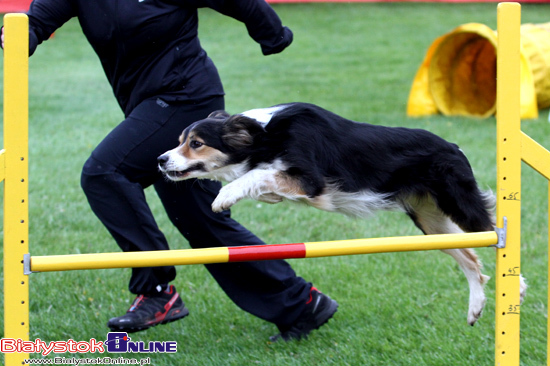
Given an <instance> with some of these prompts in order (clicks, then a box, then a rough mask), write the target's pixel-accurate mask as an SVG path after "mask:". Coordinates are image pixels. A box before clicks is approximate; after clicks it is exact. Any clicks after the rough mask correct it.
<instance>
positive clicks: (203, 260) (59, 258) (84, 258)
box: [27, 231, 499, 272]
mask: <svg viewBox="0 0 550 366" xmlns="http://www.w3.org/2000/svg"><path fill="white" fill-rule="evenodd" d="M498 240H499V238H498V235H497V233H496V232H494V231H488V232H481V233H467V234H442V235H416V236H402V237H393V238H391V237H390V238H372V239H354V240H339V241H327V242H310V243H294V244H271V245H254V246H242V247H222V248H208V249H181V250H163V251H152V252H127V253H92V254H75V255H54V256H52V255H50V256H33V257H30V258H27V260H29V261H30V263H28V265H27V268H29V269H30V270H31V271H32V272H51V271H71V270H81V269H105V268H126V267H155V266H166V265H187V264H207V263H226V262H242V261H253V260H270V259H289V258H315V257H327V256H338V255H354V254H372V253H388V252H405V251H418V250H435V249H454V248H478V247H488V246H492V245H497V244H498Z"/></svg>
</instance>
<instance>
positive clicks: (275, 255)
mask: <svg viewBox="0 0 550 366" xmlns="http://www.w3.org/2000/svg"><path fill="white" fill-rule="evenodd" d="M228 249H229V260H228V262H244V261H263V260H270V259H289V258H305V257H306V245H305V244H304V243H295V244H271V245H252V246H244V247H229V248H228Z"/></svg>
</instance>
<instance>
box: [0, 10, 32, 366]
mask: <svg viewBox="0 0 550 366" xmlns="http://www.w3.org/2000/svg"><path fill="white" fill-rule="evenodd" d="M4 36H5V45H4V147H5V152H4V338H13V339H21V340H24V341H28V340H29V283H28V277H29V276H28V275H25V274H24V269H23V267H24V263H23V257H24V255H25V254H27V253H28V252H29V246H28V221H29V220H28V217H29V215H28V158H27V157H28V75H29V69H28V57H29V30H28V18H27V16H26V15H24V14H7V15H6V16H5V17H4ZM26 358H29V354H28V353H16V352H14V353H6V354H4V360H5V365H6V366H15V365H21V364H23V362H24V359H26Z"/></svg>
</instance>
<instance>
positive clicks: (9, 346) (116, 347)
mask: <svg viewBox="0 0 550 366" xmlns="http://www.w3.org/2000/svg"><path fill="white" fill-rule="evenodd" d="M177 350H178V345H177V342H176V341H169V342H158V341H150V342H143V341H138V342H133V341H132V340H131V338H130V337H128V334H127V333H124V332H109V333H108V334H107V340H105V341H97V340H96V339H95V338H91V339H90V340H89V341H75V340H73V339H69V340H68V341H52V342H44V341H42V340H41V339H40V338H38V339H36V340H34V341H23V340H21V339H14V338H2V339H0V352H2V353H40V354H42V356H47V355H49V354H51V353H97V352H99V353H105V352H110V353H175V352H177Z"/></svg>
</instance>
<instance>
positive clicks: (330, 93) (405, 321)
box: [0, 3, 550, 366]
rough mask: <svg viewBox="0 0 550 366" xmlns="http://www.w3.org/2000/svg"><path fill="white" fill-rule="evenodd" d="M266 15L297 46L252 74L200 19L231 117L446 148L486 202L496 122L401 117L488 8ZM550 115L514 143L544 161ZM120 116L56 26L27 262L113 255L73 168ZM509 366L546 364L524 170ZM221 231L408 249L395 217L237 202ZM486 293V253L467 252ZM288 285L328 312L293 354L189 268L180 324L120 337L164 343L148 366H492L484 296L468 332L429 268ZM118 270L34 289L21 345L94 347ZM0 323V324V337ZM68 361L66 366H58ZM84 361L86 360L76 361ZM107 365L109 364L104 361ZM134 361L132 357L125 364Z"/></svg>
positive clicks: (417, 257)
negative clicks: (430, 61) (515, 352)
mask: <svg viewBox="0 0 550 366" xmlns="http://www.w3.org/2000/svg"><path fill="white" fill-rule="evenodd" d="M275 8H276V10H277V12H278V13H279V15H280V16H281V18H282V19H283V21H284V23H285V24H286V25H288V26H289V27H290V28H291V29H292V30H293V31H294V33H295V41H294V44H293V45H292V46H291V47H290V48H289V49H287V50H286V51H285V52H283V53H282V54H280V55H275V56H270V57H263V56H262V55H261V53H260V49H259V46H258V45H257V44H255V43H254V42H253V41H252V40H251V39H250V38H249V37H248V36H247V33H246V29H245V27H244V26H243V25H242V24H240V23H238V22H236V21H234V20H232V19H230V18H226V17H223V16H221V15H219V14H216V13H214V12H212V11H209V10H204V11H201V29H200V34H201V41H202V44H203V46H204V47H205V49H206V50H207V52H208V53H209V54H210V56H211V57H212V58H213V59H214V61H215V62H216V64H217V66H218V68H219V70H220V73H221V75H222V79H223V80H224V85H225V89H226V92H227V98H226V104H227V109H228V111H229V112H233V113H236V112H240V111H243V110H246V109H251V108H258V107H262V106H270V105H273V104H276V103H282V102H288V101H306V102H313V103H316V104H319V105H322V106H323V107H325V108H328V109H330V110H332V111H334V112H336V113H339V114H341V115H344V116H346V117H348V118H350V119H354V120H360V121H366V122H370V123H374V124H385V125H391V126H398V125H401V126H408V127H418V128H425V129H428V130H430V131H432V132H435V133H437V134H439V135H441V136H443V137H444V138H447V139H449V140H452V141H454V142H456V143H458V144H459V145H460V146H461V148H462V149H463V150H464V151H465V152H466V154H467V155H468V156H469V158H470V160H471V163H472V166H473V167H474V170H475V172H476V176H477V178H478V180H479V182H480V184H481V185H482V186H483V187H489V188H492V189H493V190H494V189H495V185H496V183H495V175H496V167H495V159H496V158H495V120H494V118H489V119H486V120H476V119H467V118H447V117H443V116H432V117H426V118H418V119H410V118H407V117H406V115H405V106H406V101H407V97H408V92H409V88H410V85H411V82H412V79H413V77H414V74H415V72H416V69H417V67H418V66H419V64H420V62H421V61H422V59H423V56H424V52H425V51H426V49H427V47H428V46H429V45H430V44H431V42H432V41H433V40H434V39H435V38H436V37H438V36H440V35H442V34H443V33H445V32H447V31H449V30H451V29H452V28H454V27H456V26H458V25H460V24H463V23H468V22H481V23H485V24H487V25H488V26H490V27H491V28H492V29H496V4H494V3H493V4H460V5H459V4H427V3H423V4H422V3H420V4H410V3H398V4H307V5H306V4H302V5H299V4H292V5H277V6H275ZM548 10H549V6H548V5H524V6H523V14H522V19H523V22H533V23H542V22H547V21H548V17H547V15H548ZM547 118H548V110H545V111H542V112H541V115H540V117H539V119H537V120H531V121H526V122H524V123H523V130H524V131H525V132H526V133H528V134H529V135H531V136H532V137H534V138H535V139H537V140H538V141H539V142H540V143H542V144H543V145H545V146H550V124H549V123H548V122H547ZM121 119H122V113H121V112H120V111H119V109H118V106H117V105H116V102H115V100H114V98H113V96H112V92H111V90H110V88H109V86H108V84H107V82H106V80H105V77H104V75H103V71H102V70H101V69H100V66H99V62H98V60H97V57H96V56H95V54H94V53H93V51H92V49H91V47H90V46H89V45H88V44H87V43H86V41H85V40H84V38H83V36H82V34H81V31H80V28H79V26H78V23H77V22H76V21H71V22H69V23H68V24H66V25H65V26H64V27H63V28H61V29H60V30H59V31H58V32H56V34H55V37H54V39H53V40H50V41H48V42H46V43H45V44H44V45H42V46H40V47H39V49H38V51H37V52H36V54H35V55H34V56H33V57H32V58H31V60H30V141H29V142H30V199H29V202H30V243H31V244H30V251H31V254H32V255H49V254H69V253H88V252H110V251H118V250H119V249H118V247H117V245H116V244H115V243H114V241H113V240H112V239H111V238H110V236H109V235H108V233H107V232H106V230H105V229H104V228H103V227H102V226H101V224H100V223H99V222H98V220H97V219H96V218H95V216H94V215H93V214H92V212H91V211H90V209H89V207H88V205H87V202H86V199H85V197H84V195H83V193H82V192H81V189H80V186H79V177H80V169H81V166H82V164H83V163H84V161H85V160H86V158H87V157H88V155H89V154H90V152H91V151H92V149H93V148H94V146H95V145H96V144H97V143H98V142H99V141H100V140H101V139H102V137H103V136H104V135H105V134H106V133H107V132H108V131H109V130H110V129H111V128H113V127H114V126H115V125H116V124H117V123H118V122H119V121H120V120H121ZM522 182H523V187H524V190H523V195H522V207H523V214H522V215H523V230H522V241H523V247H522V272H523V273H524V275H525V276H526V278H527V279H528V281H529V284H530V289H529V294H528V297H527V299H526V302H525V303H524V306H522V318H521V337H522V349H521V359H522V365H533V366H539V365H542V364H544V363H545V361H544V360H545V357H546V309H547V304H546V296H547V286H548V283H547V276H546V271H547V259H546V258H547V244H546V238H547V221H546V220H547V216H546V212H547V198H546V197H547V183H546V181H545V180H544V179H542V178H540V177H539V176H538V175H537V174H536V173H535V172H533V171H531V170H529V169H524V171H523V173H522ZM147 197H148V200H149V202H150V204H151V206H152V208H153V210H154V212H155V214H156V217H157V219H158V223H159V225H160V227H161V228H162V230H163V231H164V232H165V234H166V235H167V237H168V239H169V241H170V243H171V246H172V248H188V246H187V243H186V242H185V240H184V239H183V238H182V237H181V236H180V235H179V234H178V233H177V232H176V230H175V229H174V228H173V227H172V226H171V225H170V223H169V222H168V219H167V218H166V215H165V214H164V212H163V210H162V207H161V204H160V202H159V201H158V199H157V198H156V197H155V195H154V192H152V191H148V192H147ZM233 213H234V217H236V218H237V219H238V220H239V221H240V222H242V223H243V224H244V225H245V226H247V227H248V228H249V229H250V230H252V231H253V232H254V233H256V234H257V235H259V236H260V237H261V238H262V239H264V240H265V241H266V242H268V243H287V242H302V241H323V240H335V239H345V238H350V239H351V238H364V237H382V236H397V235H411V234H419V233H418V231H417V230H416V229H415V228H414V227H413V225H412V224H411V223H410V222H409V220H408V219H407V218H405V217H404V216H403V215H400V214H396V213H383V214H380V215H378V216H377V217H376V218H374V219H372V220H369V221H361V220H351V219H348V218H345V217H342V216H339V215H333V214H328V213H323V212H320V211H316V210H313V209H310V208H306V207H302V206H292V205H288V204H280V205H265V204H259V203H257V202H251V201H247V202H242V203H239V204H238V205H236V206H235V207H234V210H233ZM478 253H479V255H480V257H481V258H482V259H483V261H484V263H485V273H486V274H488V275H490V276H492V277H494V272H495V262H494V259H495V253H494V251H493V250H492V249H480V250H478ZM291 263H292V265H293V267H294V268H295V270H296V271H297V273H298V274H299V275H301V276H303V277H304V278H306V279H307V280H308V281H312V282H313V283H315V285H316V286H317V287H319V288H320V289H321V290H322V291H324V292H326V293H327V294H329V295H330V296H331V297H333V298H334V299H336V300H337V301H338V302H339V304H340V308H339V311H338V313H337V314H336V315H335V318H334V319H333V320H331V321H330V322H329V324H328V325H326V326H324V327H322V328H321V329H320V330H319V331H316V332H314V333H313V334H312V335H311V337H310V338H309V339H308V340H307V341H301V342H291V343H275V344H272V343H270V342H268V341H267V338H268V336H270V335H272V334H274V333H275V327H274V326H273V325H271V324H269V323H266V322H264V321H261V320H259V319H257V318H255V317H253V316H251V315H249V314H247V313H245V312H243V311H241V310H240V309H238V308H237V307H236V306H235V305H234V304H233V303H232V302H231V301H230V300H229V299H228V298H227V297H226V296H225V295H224V294H223V293H222V291H221V290H220V289H219V288H218V286H217V285H216V283H215V282H214V281H213V280H212V278H211V277H210V276H209V275H208V274H207V272H206V271H205V269H204V268H203V267H202V266H187V267H179V268H178V273H179V275H178V278H177V279H176V281H175V284H176V286H177V287H178V289H179V290H180V292H181V293H182V295H183V297H184V299H185V302H186V304H187V306H188V307H189V309H190V311H191V315H190V316H189V317H188V318H186V319H185V320H183V321H181V322H177V323H173V324H171V325H168V326H160V327H156V328H153V329H150V330H148V331H145V332H142V333H138V334H134V335H133V336H132V337H133V339H134V340H143V341H150V340H159V341H160V340H165V341H166V340H176V341H177V342H178V352H177V354H176V355H170V356H166V355H154V356H152V363H153V364H155V365H239V366H240V365H248V364H252V365H255V364H258V365H277V366H279V365H306V364H307V365H354V366H355V365H403V366H404V365H415V366H422V365H435V366H443V365H490V364H493V363H494V356H493V354H494V305H495V301H494V280H491V281H490V282H489V284H488V285H487V295H488V302H487V307H486V311H485V313H484V315H483V317H482V318H481V319H480V321H479V322H478V324H476V326H475V327H470V326H468V325H467V323H466V311H467V305H468V304H467V303H468V291H467V283H466V280H465V278H464V276H463V275H462V273H461V271H460V269H459V268H458V266H457V265H456V264H455V262H454V261H453V260H452V259H451V258H450V257H447V256H444V255H443V254H440V253H439V252H418V253H400V254H377V255H371V256H350V257H332V258H322V259H308V260H291ZM128 277H129V270H128V269H117V270H96V271H78V272H65V273H63V272H59V273H42V274H33V275H32V276H31V277H30V298H31V302H30V311H31V312H30V317H31V319H30V323H31V327H30V335H29V337H30V339H31V340H34V339H36V338H40V339H42V340H44V341H61V340H67V339H70V338H72V339H75V340H88V339H90V338H96V339H98V340H104V339H105V337H106V334H107V328H106V326H105V323H106V321H107V320H108V319H109V317H111V316H114V315H119V314H121V313H122V312H124V311H125V310H126V309H127V307H128V306H129V301H131V297H130V296H129V294H128V292H127V290H126V286H127V280H128ZM0 322H1V321H0ZM65 356H67V357H69V356H72V355H65ZM87 356H89V357H94V356H97V355H87ZM111 356H113V357H117V356H119V355H111ZM140 357H141V355H138V358H140Z"/></svg>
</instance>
